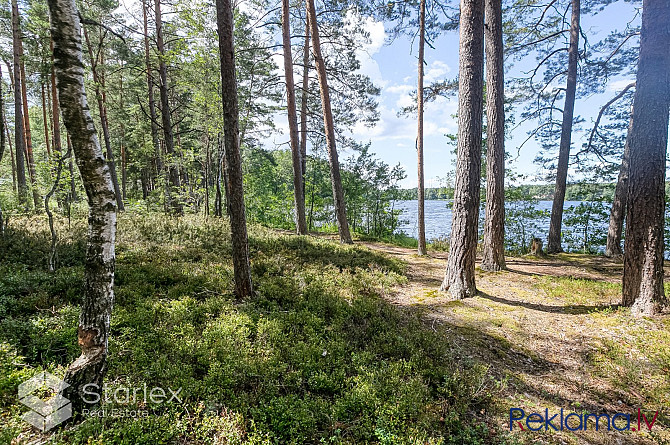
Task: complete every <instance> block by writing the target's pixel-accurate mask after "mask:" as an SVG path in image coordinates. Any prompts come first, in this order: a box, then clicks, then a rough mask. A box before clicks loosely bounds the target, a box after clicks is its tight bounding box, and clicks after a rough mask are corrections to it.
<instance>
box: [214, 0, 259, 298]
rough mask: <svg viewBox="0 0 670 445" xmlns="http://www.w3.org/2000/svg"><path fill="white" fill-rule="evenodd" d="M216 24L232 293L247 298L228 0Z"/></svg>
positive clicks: (219, 7)
mask: <svg viewBox="0 0 670 445" xmlns="http://www.w3.org/2000/svg"><path fill="white" fill-rule="evenodd" d="M216 24H217V28H218V32H219V56H220V59H221V98H222V101H223V130H224V135H223V141H224V147H225V156H226V165H225V167H226V170H227V175H226V176H227V178H226V181H227V192H228V213H229V215H230V230H231V233H232V248H233V269H234V274H235V294H236V295H237V297H238V298H247V297H251V296H252V294H253V287H252V284H251V270H250V267H249V243H248V239H247V218H246V215H245V209H244V180H243V176H242V157H241V156H240V139H239V138H240V129H239V125H240V123H239V119H240V117H239V110H238V108H237V79H236V78H235V48H234V44H233V5H232V3H231V0H216Z"/></svg>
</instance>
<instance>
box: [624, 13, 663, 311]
mask: <svg viewBox="0 0 670 445" xmlns="http://www.w3.org/2000/svg"><path fill="white" fill-rule="evenodd" d="M668 17H670V3H668V2H667V1H666V0H644V2H643V7H642V30H641V34H640V58H639V61H638V69H637V82H636V89H635V96H634V99H633V114H632V117H631V120H632V125H631V131H630V138H629V145H630V148H629V149H630V166H629V168H630V174H629V179H628V181H629V183H628V211H627V213H626V221H627V222H626V240H625V248H624V263H623V301H622V304H623V305H624V306H631V307H632V313H633V314H634V315H654V314H656V313H658V312H659V311H660V310H661V309H662V308H663V307H666V306H667V304H668V301H667V299H666V298H665V294H664V290H663V226H664V222H665V221H664V216H665V215H664V213H665V164H666V150H667V147H668V109H669V107H670V52H668V48H670V27H669V26H668Z"/></svg>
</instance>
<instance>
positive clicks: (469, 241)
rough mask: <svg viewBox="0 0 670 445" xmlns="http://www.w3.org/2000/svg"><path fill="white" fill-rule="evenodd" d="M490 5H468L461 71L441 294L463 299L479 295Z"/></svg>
mask: <svg viewBox="0 0 670 445" xmlns="http://www.w3.org/2000/svg"><path fill="white" fill-rule="evenodd" d="M483 76H484V0H462V1H461V18H460V54H459V69H458V147H457V160H456V185H455V188H454V201H453V207H452V215H453V216H452V224H451V243H450V248H449V258H448V260H447V269H446V272H445V275H444V281H443V282H442V286H441V287H440V290H441V291H449V293H450V294H451V295H452V297H454V298H457V299H461V298H465V297H472V296H474V295H475V294H476V293H477V288H476V287H475V261H476V254H477V228H478V219H479V188H480V181H481V158H482V111H483V110H482V107H483V97H482V96H483V87H484V85H483V83H484V78H483Z"/></svg>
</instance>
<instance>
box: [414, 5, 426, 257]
mask: <svg viewBox="0 0 670 445" xmlns="http://www.w3.org/2000/svg"><path fill="white" fill-rule="evenodd" d="M425 43H426V0H421V3H420V4H419V73H418V86H417V89H416V98H417V127H418V128H417V135H416V154H417V165H418V184H417V187H416V194H417V203H418V211H417V224H418V226H419V234H418V235H419V239H418V244H419V246H418V251H419V255H426V254H427V253H428V251H427V250H426V220H425V212H424V207H425V202H424V200H425V197H424V193H425V188H424V182H423V64H424V46H425Z"/></svg>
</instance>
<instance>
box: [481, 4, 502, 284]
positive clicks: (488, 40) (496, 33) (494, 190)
mask: <svg viewBox="0 0 670 445" xmlns="http://www.w3.org/2000/svg"><path fill="white" fill-rule="evenodd" d="M485 2H486V14H485V15H486V26H485V28H484V33H485V47H486V123H487V135H486V144H487V150H486V217H485V226H484V252H483V260H482V265H481V268H482V269H483V270H489V271H498V270H502V269H504V268H505V81H504V69H505V67H504V62H503V51H504V47H503V23H502V0H485Z"/></svg>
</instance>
